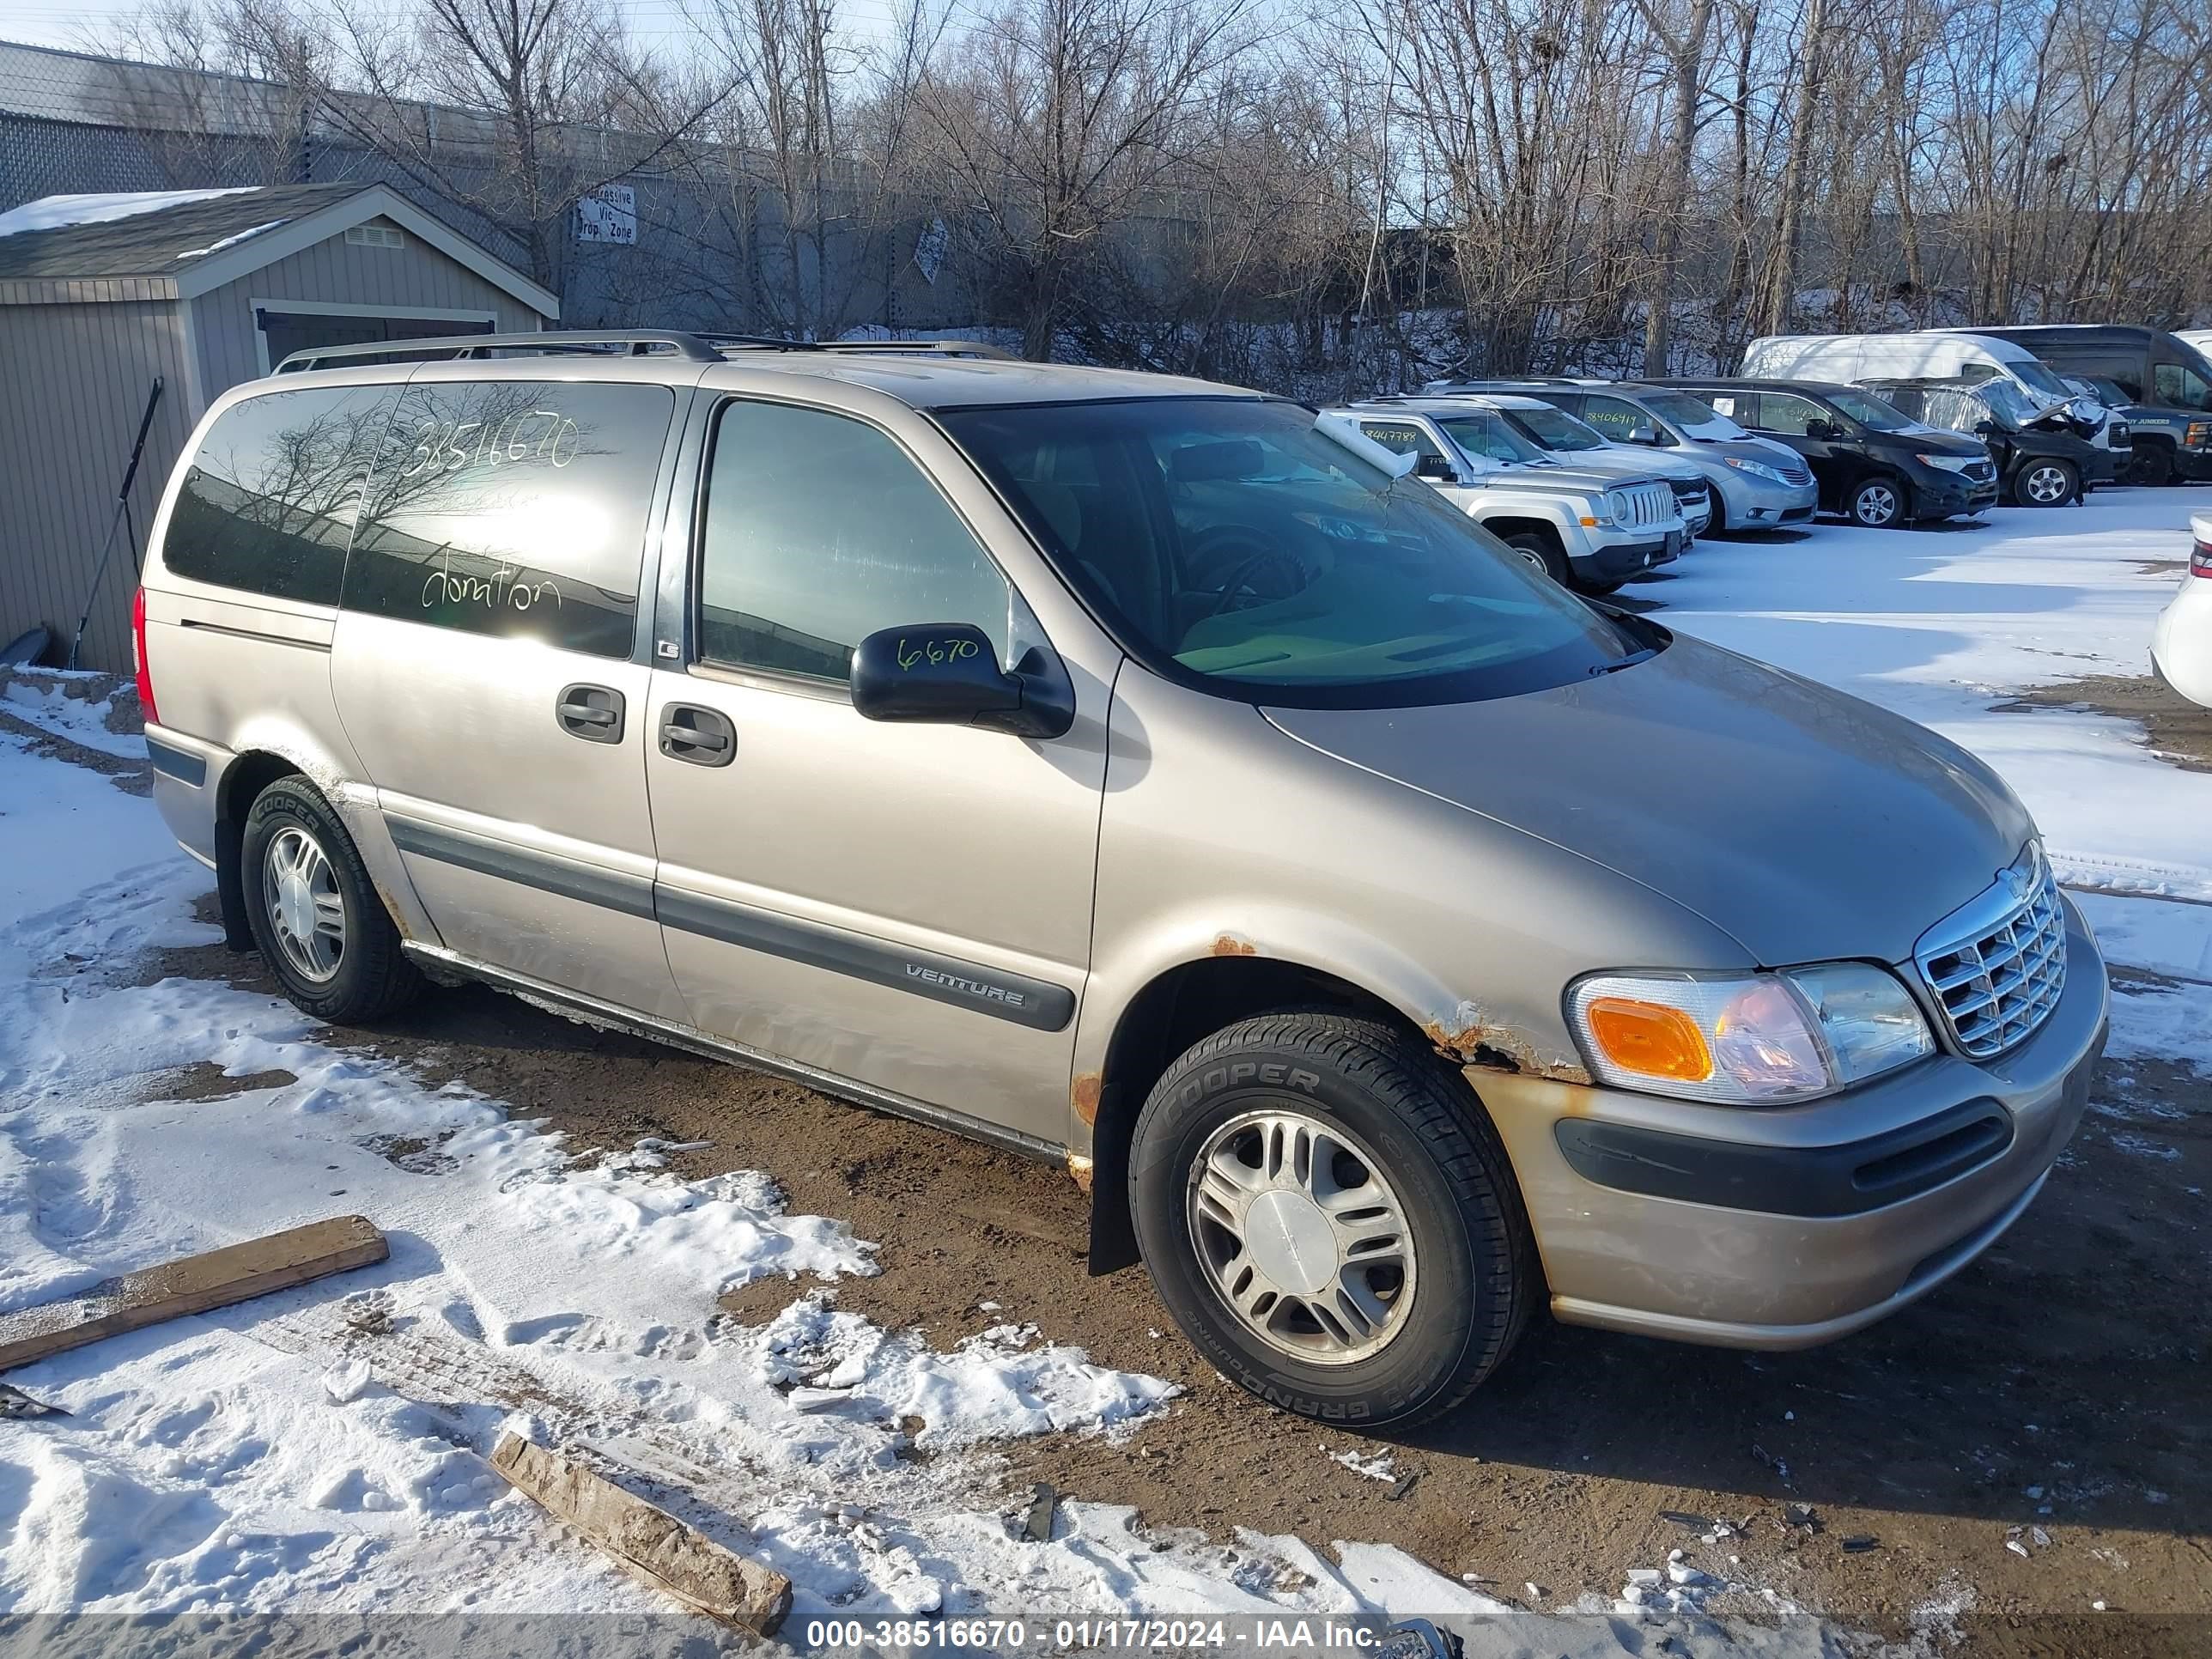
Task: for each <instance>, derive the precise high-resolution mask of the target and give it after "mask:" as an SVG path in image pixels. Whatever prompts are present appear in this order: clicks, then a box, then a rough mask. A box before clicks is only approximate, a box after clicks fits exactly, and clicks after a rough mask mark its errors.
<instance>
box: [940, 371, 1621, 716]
mask: <svg viewBox="0 0 2212 1659" xmlns="http://www.w3.org/2000/svg"><path fill="white" fill-rule="evenodd" d="M937 418H938V420H939V422H940V424H942V425H943V427H944V428H945V430H946V432H948V433H949V434H950V435H951V437H952V439H953V441H955V442H957V444H959V446H960V447H962V448H963V450H965V451H966V452H967V453H968V455H969V458H970V459H972V460H973V461H974V462H975V465H976V466H977V467H978V468H979V469H981V471H982V473H983V474H984V476H985V477H987V478H988V479H989V480H990V482H991V483H992V484H993V485H994V487H995V488H996V489H998V491H999V493H1000V495H1001V496H1002V497H1003V498H1004V499H1005V501H1006V503H1007V505H1008V506H1009V507H1012V510H1013V511H1014V513H1016V514H1017V515H1018V517H1019V518H1020V519H1021V520H1022V522H1023V524H1024V526H1025V527H1026V528H1027V529H1028V531H1029V532H1030V535H1031V536H1032V537H1033V538H1035V539H1036V542H1037V544H1038V545H1039V546H1040V547H1042V549H1043V550H1044V551H1045V553H1046V555H1047V556H1048V557H1049V558H1050V559H1051V560H1052V562H1053V563H1054V566H1055V567H1057V568H1058V569H1059V571H1060V574H1061V575H1062V577H1063V578H1064V579H1065V580H1066V581H1067V582H1068V584H1069V585H1070V586H1072V587H1073V588H1074V589H1075V590H1076V591H1077V592H1079V594H1081V595H1082V597H1083V598H1084V599H1085V601H1086V602H1087V603H1088V604H1089V605H1090V606H1091V609H1092V610H1093V611H1095V612H1096V613H1097V615H1098V616H1099V617H1100V619H1101V620H1102V621H1103V622H1104V623H1106V625H1107V627H1108V628H1109V629H1111V630H1112V631H1113V632H1114V633H1115V635H1116V636H1117V637H1118V638H1119V639H1120V640H1121V643H1122V644H1123V645H1124V646H1125V647H1127V649H1128V650H1129V651H1130V653H1131V654H1133V656H1135V657H1136V658H1137V659H1139V661H1141V662H1144V663H1145V664H1146V665H1147V666H1148V667H1151V668H1152V669H1154V670H1155V671H1158V672H1160V673H1163V674H1164V675H1166V676H1167V677H1168V678H1173V679H1177V680H1180V681H1182V682H1184V683H1186V684H1195V685H1199V686H1200V687H1202V688H1205V689H1208V690H1214V691H1216V692H1219V693H1225V694H1228V695H1234V696H1240V697H1242V698H1243V699H1245V700H1248V701H1250V702H1273V703H1280V704H1284V705H1287V706H1292V707H1306V708H1377V707H1389V706H1408V705H1412V704H1414V703H1422V702H1470V701H1474V700H1475V699H1478V698H1483V697H1492V696H1510V695H1512V694H1514V693H1516V692H1521V691H1528V690H1538V689H1541V688H1542V687H1546V686H1553V685H1560V684H1569V683H1571V682H1573V681H1577V680H1580V679H1583V678H1586V677H1587V676H1589V675H1590V674H1593V673H1597V672H1601V671H1604V670H1607V669H1609V668H1612V667H1615V666H1618V665H1621V664H1622V663H1624V662H1625V661H1626V660H1628V659H1631V658H1632V657H1634V656H1636V655H1638V653H1639V652H1640V651H1641V650H1642V649H1643V648H1644V647H1643V646H1642V644H1641V642H1640V641H1638V640H1637V639H1635V638H1632V636H1631V635H1629V634H1628V633H1627V631H1626V629H1624V628H1622V627H1620V626H1618V625H1616V624H1614V623H1611V622H1608V621H1607V619H1606V618H1605V617H1603V616H1601V615H1600V614H1599V613H1598V612H1597V611H1593V610H1591V609H1590V608H1589V606H1588V605H1584V604H1583V602H1582V601H1581V600H1579V599H1576V598H1575V597H1574V596H1573V595H1572V594H1571V593H1569V592H1567V591H1566V590H1565V588H1563V587H1560V586H1558V585H1557V584H1555V583H1553V581H1551V580H1549V579H1547V577H1545V576H1544V575H1543V574H1541V572H1539V571H1537V570H1535V569H1534V568H1532V567H1531V566H1530V565H1529V564H1528V563H1527V562H1524V561H1523V560H1522V557H1521V556H1519V555H1518V554H1516V553H1515V552H1513V551H1512V550H1510V549H1508V548H1506V547H1505V546H1504V545H1503V544H1500V543H1499V542H1498V541H1497V540H1496V539H1495V538H1492V536H1491V535H1490V534H1489V533H1488V532H1486V531H1484V530H1483V529H1482V528H1481V527H1480V526H1478V525H1476V524H1475V523H1474V520H1471V519H1469V518H1468V516H1467V514H1466V513H1462V511H1460V510H1459V509H1458V508H1457V507H1454V506H1452V505H1451V503H1450V502H1449V501H1448V500H1447V499H1446V498H1445V497H1444V496H1443V495H1442V494H1441V493H1439V492H1438V491H1437V490H1436V489H1432V488H1431V487H1430V486H1429V485H1428V484H1426V483H1422V482H1421V481H1420V480H1419V479H1418V478H1415V477H1411V476H1407V477H1392V476H1391V474H1390V473H1389V471H1387V470H1386V469H1385V467H1384V466H1383V465H1381V464H1380V463H1379V462H1378V461H1377V460H1376V459H1371V457H1373V456H1375V455H1378V454H1379V453H1380V452H1379V451H1376V450H1373V449H1372V448H1371V447H1370V446H1369V445H1368V444H1367V443H1366V442H1365V441H1364V440H1362V439H1360V438H1358V437H1357V436H1356V435H1355V436H1352V437H1350V438H1346V439H1340V438H1338V437H1336V436H1334V435H1331V433H1330V432H1329V431H1328V430H1327V429H1325V428H1322V426H1321V425H1320V424H1319V423H1318V422H1317V418H1316V416H1315V415H1314V414H1313V412H1312V411H1311V410H1306V409H1303V408H1300V407H1299V406H1298V405H1297V404H1288V403H1279V402H1274V401H1272V400H1269V401H1261V400H1257V399H1249V398H1143V399H1133V400H1130V401H1127V402H1114V403H1073V404H1022V405H1018V406H1016V407H1012V408H1005V409H952V410H939V412H938V415H937ZM1323 418H1326V417H1323Z"/></svg>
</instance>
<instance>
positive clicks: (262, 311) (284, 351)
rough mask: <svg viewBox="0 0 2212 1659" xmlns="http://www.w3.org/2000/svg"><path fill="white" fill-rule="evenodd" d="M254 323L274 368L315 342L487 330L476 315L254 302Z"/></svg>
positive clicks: (414, 337) (325, 343)
mask: <svg viewBox="0 0 2212 1659" xmlns="http://www.w3.org/2000/svg"><path fill="white" fill-rule="evenodd" d="M253 323H254V326H255V327H257V328H258V329H259V330H260V331H261V334H262V337H263V338H264V340H266V341H267V342H268V344H269V367H270V368H276V365H277V364H279V363H281V362H283V361H284V359H285V358H287V357H289V356H291V355H292V353H294V352H295V351H307V350H310V349H313V348H314V347H316V346H334V345H369V344H373V343H375V342H377V341H380V340H423V339H435V338H436V337H438V336H440V335H443V334H489V333H490V332H491V328H492V325H490V324H489V323H488V322H486V321H484V320H483V319H482V318H480V317H352V316H332V315H330V314H327V313H323V312H317V311H278V310H275V309H273V308H272V307H267V306H257V307H255V308H254V312H253Z"/></svg>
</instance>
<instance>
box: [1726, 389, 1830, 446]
mask: <svg viewBox="0 0 2212 1659" xmlns="http://www.w3.org/2000/svg"><path fill="white" fill-rule="evenodd" d="M1827 418H1828V416H1827V411H1826V410H1823V409H1822V408H1821V407H1820V404H1816V403H1814V402H1813V401H1812V400H1811V399H1810V398H1794V397H1791V396H1790V395H1789V394H1787V393H1785V392H1760V393H1759V418H1758V419H1757V420H1756V421H1745V420H1744V419H1743V416H1741V415H1738V416H1736V419H1737V420H1738V421H1741V422H1743V424H1744V425H1746V426H1756V427H1758V428H1759V429H1760V430H1762V431H1765V432H1781V433H1786V434H1788V435H1790V437H1793V438H1802V437H1803V436H1805V435H1806V432H1807V429H1808V428H1810V427H1811V425H1812V424H1813V422H1815V421H1825V420H1826V419H1827Z"/></svg>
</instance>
